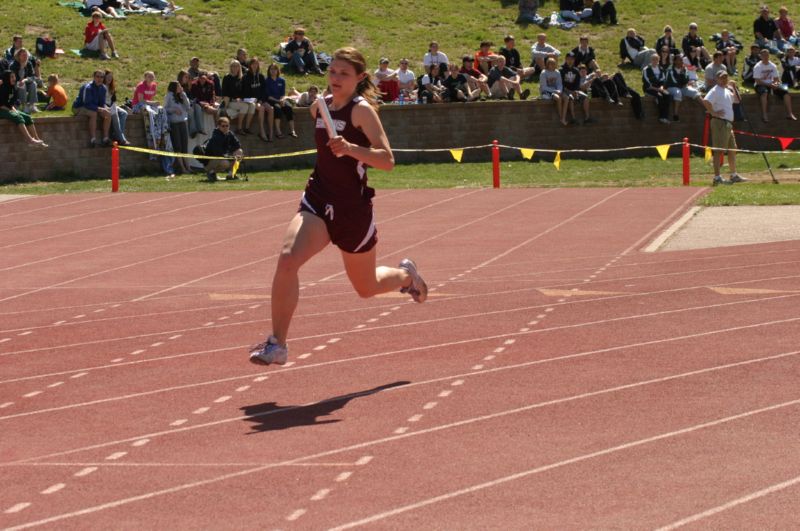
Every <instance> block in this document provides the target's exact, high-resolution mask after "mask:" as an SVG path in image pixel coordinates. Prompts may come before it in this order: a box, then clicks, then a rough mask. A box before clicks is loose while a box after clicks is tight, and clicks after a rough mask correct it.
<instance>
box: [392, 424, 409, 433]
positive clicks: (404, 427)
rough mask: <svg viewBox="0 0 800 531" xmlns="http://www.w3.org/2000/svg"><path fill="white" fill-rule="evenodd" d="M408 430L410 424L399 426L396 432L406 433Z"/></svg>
mask: <svg viewBox="0 0 800 531" xmlns="http://www.w3.org/2000/svg"><path fill="white" fill-rule="evenodd" d="M407 431H408V426H400V427H399V428H397V429H396V430H394V433H397V434H401V433H405V432H407Z"/></svg>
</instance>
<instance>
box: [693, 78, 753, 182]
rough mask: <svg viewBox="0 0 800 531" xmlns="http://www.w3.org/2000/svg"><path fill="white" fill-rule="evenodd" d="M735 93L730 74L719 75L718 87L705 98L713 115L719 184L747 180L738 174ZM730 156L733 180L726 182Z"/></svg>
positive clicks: (715, 160)
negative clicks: (724, 171) (723, 169)
mask: <svg viewBox="0 0 800 531" xmlns="http://www.w3.org/2000/svg"><path fill="white" fill-rule="evenodd" d="M733 98H734V95H733V92H732V91H731V90H730V89H729V88H728V72H726V71H724V70H723V71H721V72H720V73H719V74H717V78H716V85H714V87H713V88H712V89H711V90H709V91H708V94H706V97H705V98H703V100H702V103H703V107H705V108H706V111H707V112H708V114H710V115H711V147H713V148H715V151H714V153H713V157H712V158H713V161H714V180H713V181H712V183H711V184H712V185H713V186H717V185H718V184H733V183H741V182H745V181H746V180H747V179H745V178H744V177H740V176H739V174H738V173H736V138H735V137H734V136H733ZM725 153H727V154H728V165H729V166H730V168H731V179H730V181H726V180H725V179H723V178H722V176H721V175H720V173H721V172H720V169H721V166H722V157H723V155H724V154H725Z"/></svg>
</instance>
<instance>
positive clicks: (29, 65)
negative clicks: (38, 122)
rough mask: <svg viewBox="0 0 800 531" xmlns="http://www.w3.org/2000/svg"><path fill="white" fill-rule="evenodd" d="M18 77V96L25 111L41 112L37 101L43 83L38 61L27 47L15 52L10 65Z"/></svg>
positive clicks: (31, 112) (30, 112)
mask: <svg viewBox="0 0 800 531" xmlns="http://www.w3.org/2000/svg"><path fill="white" fill-rule="evenodd" d="M8 68H9V70H11V71H12V72H14V76H15V77H16V78H17V86H16V96H17V101H19V103H20V105H22V106H23V107H22V110H23V112H26V113H28V114H33V113H35V112H39V109H38V108H37V107H36V103H37V102H38V101H39V93H38V86H39V85H40V84H42V80H41V77H39V66H38V61H37V60H36V58H35V57H31V54H30V53H28V50H27V49H26V48H20V49H19V50H17V51H16V52H14V61H13V62H12V63H11V65H10V66H9V67H8Z"/></svg>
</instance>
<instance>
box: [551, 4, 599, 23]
mask: <svg viewBox="0 0 800 531" xmlns="http://www.w3.org/2000/svg"><path fill="white" fill-rule="evenodd" d="M558 8H559V10H560V11H559V14H560V15H561V18H563V19H564V20H570V21H573V22H580V21H581V20H586V19H590V18H592V15H593V14H594V13H593V12H592V8H591V7H585V4H584V2H583V0H559V2H558Z"/></svg>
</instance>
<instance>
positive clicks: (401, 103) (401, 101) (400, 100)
mask: <svg viewBox="0 0 800 531" xmlns="http://www.w3.org/2000/svg"><path fill="white" fill-rule="evenodd" d="M398 100H399V102H400V105H404V103H405V102H404V101H403V100H404V98H403V91H402V90H401V91H400V97H399V98H398Z"/></svg>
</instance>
